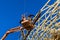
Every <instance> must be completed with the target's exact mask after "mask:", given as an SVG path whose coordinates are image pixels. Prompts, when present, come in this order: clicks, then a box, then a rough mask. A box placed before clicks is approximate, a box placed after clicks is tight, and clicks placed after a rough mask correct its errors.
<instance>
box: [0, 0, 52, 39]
mask: <svg viewBox="0 0 60 40" xmlns="http://www.w3.org/2000/svg"><path fill="white" fill-rule="evenodd" d="M46 2H47V0H0V38H1V37H2V36H3V35H4V34H5V33H6V31H7V30H9V29H11V28H14V27H16V26H18V25H20V24H19V20H20V19H21V15H22V14H25V13H26V14H27V15H28V14H30V13H31V14H34V15H35V14H36V13H37V12H38V11H39V9H41V8H42V6H43V5H44V4H45V3H46ZM52 2H53V1H52ZM19 35H20V32H14V33H11V34H9V35H8V37H7V38H6V40H17V39H18V37H19Z"/></svg>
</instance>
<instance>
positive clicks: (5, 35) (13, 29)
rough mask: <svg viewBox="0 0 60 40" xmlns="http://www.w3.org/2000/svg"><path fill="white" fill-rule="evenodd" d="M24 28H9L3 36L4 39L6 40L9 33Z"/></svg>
mask: <svg viewBox="0 0 60 40" xmlns="http://www.w3.org/2000/svg"><path fill="white" fill-rule="evenodd" d="M22 29H23V28H22V27H16V28H12V29H10V30H8V31H7V32H6V34H4V36H3V37H2V40H4V39H5V38H6V37H7V35H8V34H10V33H13V32H16V31H19V30H22Z"/></svg>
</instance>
